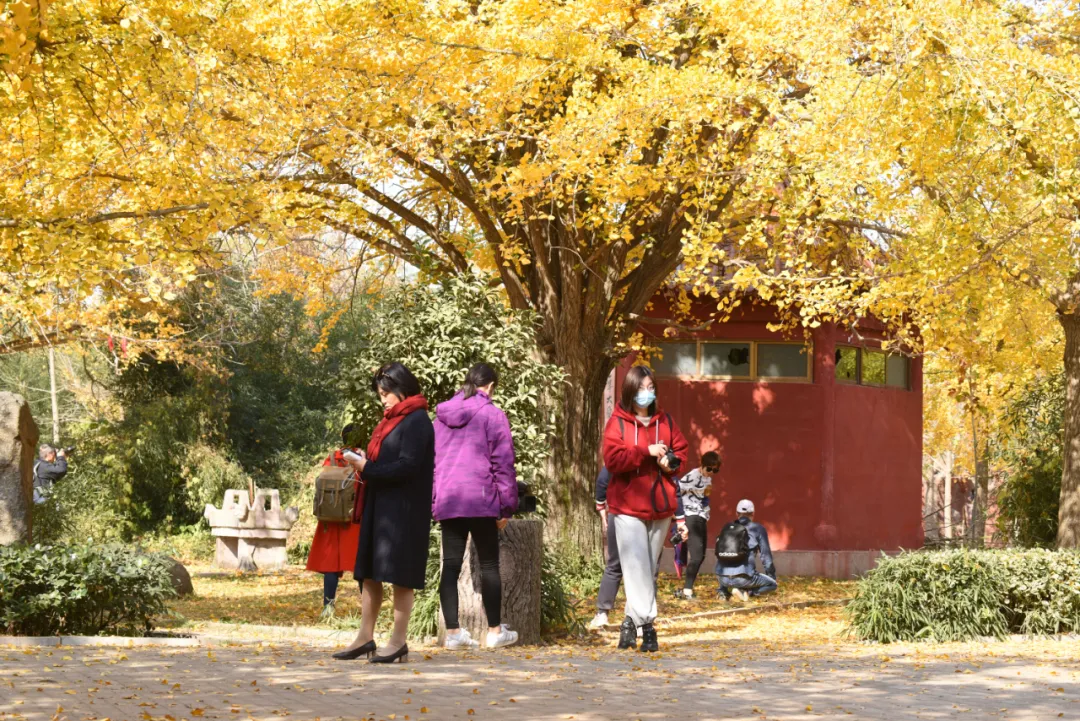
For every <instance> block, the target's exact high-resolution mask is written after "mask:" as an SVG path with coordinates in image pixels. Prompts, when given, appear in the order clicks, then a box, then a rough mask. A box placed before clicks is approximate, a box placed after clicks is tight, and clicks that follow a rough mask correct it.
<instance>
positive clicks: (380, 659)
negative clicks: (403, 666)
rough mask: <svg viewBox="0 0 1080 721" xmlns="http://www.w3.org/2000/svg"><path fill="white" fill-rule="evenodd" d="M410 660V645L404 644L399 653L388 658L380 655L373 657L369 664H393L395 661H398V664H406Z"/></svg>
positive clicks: (395, 652) (396, 652)
mask: <svg viewBox="0 0 1080 721" xmlns="http://www.w3.org/2000/svg"><path fill="white" fill-rule="evenodd" d="M408 660H409V644H407V643H404V644H402V645H401V648H399V649H398V650H397V651H394V652H393V653H392V654H390V655H388V656H380V655H378V654H374V655H372V657H371V658H370V659H368V663H393V662H394V661H397V662H398V663H405V662H406V661H408Z"/></svg>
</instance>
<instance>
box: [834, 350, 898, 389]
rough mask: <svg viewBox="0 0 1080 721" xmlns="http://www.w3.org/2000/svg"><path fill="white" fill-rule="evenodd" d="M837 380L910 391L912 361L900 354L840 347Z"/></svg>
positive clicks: (837, 354)
mask: <svg viewBox="0 0 1080 721" xmlns="http://www.w3.org/2000/svg"><path fill="white" fill-rule="evenodd" d="M836 380H838V381H841V382H845V383H858V384H859V385H864V386H888V387H890V388H903V389H905V390H907V389H908V388H910V385H911V359H910V358H908V357H907V356H905V355H901V354H899V353H886V352H885V351H880V350H871V349H868V348H855V347H852V346H837V348H836Z"/></svg>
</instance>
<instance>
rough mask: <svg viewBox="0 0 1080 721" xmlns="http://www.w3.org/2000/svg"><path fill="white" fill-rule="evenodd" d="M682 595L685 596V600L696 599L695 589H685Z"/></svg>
mask: <svg viewBox="0 0 1080 721" xmlns="http://www.w3.org/2000/svg"><path fill="white" fill-rule="evenodd" d="M682 595H683V598H693V597H694V589H692V588H684V589H683V590H682Z"/></svg>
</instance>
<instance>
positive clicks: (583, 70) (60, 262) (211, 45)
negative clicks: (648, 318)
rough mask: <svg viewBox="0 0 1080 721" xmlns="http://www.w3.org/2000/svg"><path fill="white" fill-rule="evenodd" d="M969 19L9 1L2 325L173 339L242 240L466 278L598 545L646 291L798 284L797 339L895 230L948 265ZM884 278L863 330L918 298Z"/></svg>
mask: <svg viewBox="0 0 1080 721" xmlns="http://www.w3.org/2000/svg"><path fill="white" fill-rule="evenodd" d="M969 5H970V4H969V3H961V2H959V1H956V2H945V3H932V2H929V1H927V0H922V1H919V0H916V1H915V2H899V1H898V0H897V1H896V2H892V1H889V0H886V1H883V2H878V3H865V4H852V3H850V2H841V1H840V0H820V1H816V2H806V1H802V0H765V1H763V2H760V3H745V2H742V3H740V2H734V1H733V0H698V1H691V0H655V1H651V2H650V1H644V0H614V1H612V0H604V1H602V2H601V1H600V0H571V1H565V0H559V1H556V0H529V1H528V2H525V1H523V0H500V1H497V2H496V1H483V0H472V1H463V0H423V1H422V0H389V1H387V2H377V3H376V2H362V1H357V0H324V1H323V2H319V3H310V2H300V1H298V0H291V1H280V0H279V1H277V2H271V1H270V0H248V1H247V2H237V3H224V4H221V3H210V2H200V1H198V0H182V1H181V2H170V3H166V2H162V1H160V0H147V1H145V2H140V3H123V2H110V1H109V0H105V1H104V2H101V3H94V4H93V5H87V4H85V3H79V2H75V0H56V1H55V2H52V3H50V4H48V5H47V6H46V5H44V4H39V3H36V2H28V1H27V0H21V1H20V2H17V3H13V2H10V1H9V2H7V3H6V5H5V8H7V10H6V12H5V15H4V22H5V23H6V24H7V25H6V26H5V28H9V27H13V28H15V30H14V31H12V32H8V31H7V29H5V34H4V36H3V37H4V45H3V53H4V58H5V62H6V63H7V65H5V69H4V72H5V75H6V77H5V83H6V84H5V85H4V87H3V90H2V93H3V94H2V96H0V103H2V104H3V105H2V107H0V122H2V123H4V125H3V128H4V130H3V133H4V138H3V140H4V141H7V142H4V143H3V145H2V147H0V167H2V168H3V171H2V178H0V182H2V183H3V186H2V188H0V192H2V194H3V200H0V203H2V204H0V226H3V227H0V233H2V236H0V239H2V242H3V243H4V248H5V253H4V263H5V265H4V267H3V268H2V269H0V273H2V276H3V284H4V288H3V295H2V299H0V300H2V311H3V313H4V314H5V318H17V319H18V321H19V322H20V323H21V324H22V327H25V328H26V329H28V330H32V331H33V332H34V333H35V334H36V335H35V337H37V338H40V337H42V334H43V333H48V332H49V331H50V329H60V330H62V331H66V332H69V333H70V332H73V331H74V329H75V328H76V327H82V328H107V327H110V326H112V325H116V324H121V323H122V324H125V327H128V328H132V329H135V330H139V331H140V332H141V333H142V336H143V337H151V338H152V336H154V335H155V334H156V335H158V336H163V337H167V338H169V339H170V340H176V339H177V338H178V337H179V336H178V333H177V331H176V330H175V329H171V328H169V327H168V318H169V296H168V294H169V293H175V292H177V290H181V289H182V286H183V285H184V284H185V283H190V282H195V281H198V280H199V279H200V277H205V275H206V274H207V273H209V272H212V270H213V269H214V268H215V267H216V265H217V264H220V263H222V262H225V259H226V258H227V256H228V255H229V254H230V253H233V252H236V250H237V248H240V247H249V248H254V249H256V250H257V251H258V252H261V253H264V254H265V253H270V254H271V257H280V258H282V259H285V260H288V259H294V260H295V261H296V264H295V265H294V266H293V267H294V271H293V272H291V273H286V272H278V273H276V274H275V276H274V278H273V279H274V280H276V281H277V282H278V284H279V286H280V287H282V288H286V289H289V290H292V291H294V292H305V291H308V290H310V289H312V288H316V289H320V288H324V287H325V284H326V282H327V280H326V279H327V277H328V276H333V275H334V274H337V273H341V272H343V271H345V270H348V269H350V268H355V267H356V266H358V265H362V264H364V263H367V262H370V261H371V260H372V259H373V258H377V259H382V260H384V261H385V260H386V259H392V260H394V261H396V262H399V263H406V264H408V265H409V266H412V267H414V268H416V269H418V270H419V272H420V273H421V274H422V277H440V276H447V275H455V274H466V273H472V272H474V271H475V270H477V269H482V270H492V271H494V272H495V273H496V274H497V275H498V278H499V282H500V284H501V286H502V287H503V289H504V291H505V295H506V298H507V301H508V302H509V303H510V304H511V305H513V306H514V307H517V308H529V309H531V310H533V311H535V312H536V313H537V315H538V317H539V319H540V328H539V330H538V337H537V340H538V344H539V347H540V348H541V350H542V352H543V353H544V355H545V356H546V359H547V360H549V361H552V362H555V363H557V364H558V365H560V366H561V367H562V368H563V369H564V370H565V372H566V377H567V383H566V384H565V387H564V388H560V389H553V391H558V392H553V397H554V396H558V397H559V400H558V402H559V403H560V406H561V413H560V418H561V420H560V431H559V435H558V438H557V442H556V444H555V448H554V454H553V462H552V468H553V471H554V474H555V476H556V481H557V484H556V487H557V488H558V489H559V494H558V496H557V498H556V501H557V502H556V503H555V504H553V508H552V511H553V517H552V521H553V523H552V528H554V529H557V530H558V531H559V533H560V535H563V536H566V537H568V538H570V539H571V540H574V541H576V542H578V543H579V544H581V545H583V546H586V547H588V546H595V543H596V538H595V534H594V533H592V532H590V524H589V523H587V520H588V516H587V514H588V508H589V506H590V504H589V502H588V499H589V497H590V492H589V491H590V488H589V486H590V480H591V479H592V478H593V477H594V475H595V472H596V467H595V466H596V461H597V456H598V454H597V450H598V449H597V442H598V436H599V433H598V428H599V423H600V417H599V414H600V405H601V403H600V400H601V395H602V392H603V387H604V384H605V381H606V379H607V377H608V375H609V372H610V371H611V369H612V368H613V367H614V364H615V362H616V361H617V359H618V358H619V357H621V356H622V355H623V354H624V353H625V351H626V348H627V345H626V344H627V342H628V341H629V340H630V338H631V336H632V333H633V331H634V327H635V325H636V322H637V320H638V319H639V318H640V316H641V314H642V313H643V312H644V311H645V310H646V308H647V306H648V304H649V302H650V300H651V299H652V298H653V297H654V295H655V294H656V292H657V291H658V290H659V289H661V288H662V287H664V286H665V284H667V283H669V282H671V281H672V280H680V281H685V282H686V283H688V284H689V285H690V286H691V287H692V288H693V289H695V290H697V291H699V292H702V293H707V294H712V295H714V296H716V297H717V303H718V312H721V313H722V312H723V310H724V309H725V308H727V307H730V306H729V305H728V304H727V303H726V301H725V300H724V297H725V296H724V293H725V292H726V288H719V287H717V282H716V278H717V277H718V273H719V272H721V268H723V266H724V265H725V264H727V271H728V272H729V273H733V274H734V276H735V278H734V280H735V283H736V286H737V287H741V288H744V289H752V290H754V291H755V292H758V293H762V294H764V293H769V294H775V293H777V292H779V291H775V290H771V289H772V288H773V287H774V286H778V285H779V283H780V281H782V282H783V283H786V284H787V285H792V284H794V285H795V286H796V287H800V288H804V289H806V292H805V293H803V295H804V296H805V297H804V298H803V299H802V301H801V303H802V305H801V306H800V308H801V309H802V311H805V312H806V313H809V314H810V315H805V314H804V315H799V316H798V317H799V318H800V319H801V320H802V321H805V322H806V323H814V322H819V321H818V320H817V315H814V314H815V313H816V314H818V315H820V312H819V311H821V312H824V311H826V310H828V308H829V307H831V306H832V305H836V304H838V303H839V300H837V299H839V298H841V297H846V298H850V297H851V295H852V290H853V289H855V290H857V291H858V293H862V294H865V292H866V291H867V289H869V290H870V291H871V292H872V291H873V290H874V287H875V283H877V281H878V280H881V279H878V278H876V277H873V276H874V273H876V272H877V271H872V272H871V271H868V270H867V268H879V267H881V263H882V262H883V261H884V260H886V259H890V253H892V254H895V253H894V252H893V251H895V249H896V248H898V247H900V246H901V245H902V244H904V243H907V242H908V239H909V238H912V237H916V236H917V237H919V238H942V237H946V238H948V239H949V240H948V242H949V243H951V244H952V247H953V248H957V247H959V248H960V249H961V252H960V253H959V254H958V255H960V256H961V257H964V255H965V254H970V253H971V252H972V251H970V250H969V248H970V246H971V241H972V239H973V238H974V237H975V235H973V234H974V233H975V230H974V226H971V227H969V226H964V225H963V224H961V223H959V222H954V221H955V214H953V215H949V214H948V213H946V212H945V211H944V210H935V211H934V214H932V215H927V211H925V209H924V208H925V206H927V203H926V202H925V199H926V196H928V195H929V194H930V193H932V192H933V191H931V190H927V188H931V187H932V185H931V182H933V183H938V184H940V187H943V188H944V187H949V186H950V178H949V177H937V173H936V171H938V170H941V171H945V172H944V173H943V175H944V176H947V175H948V172H947V171H949V170H950V169H951V170H953V171H955V173H956V174H957V175H959V173H960V171H959V170H958V167H960V166H962V163H960V162H959V161H960V160H961V159H962V158H961V157H960V155H959V154H963V153H966V152H968V151H967V149H965V148H963V147H959V148H958V149H955V152H956V154H955V157H954V161H956V162H955V166H956V167H951V166H950V165H949V164H948V162H947V161H945V160H942V161H940V162H939V161H936V160H934V159H933V155H934V152H935V149H940V150H941V151H943V152H947V151H949V150H950V149H952V147H951V146H950V145H949V143H950V142H954V140H953V138H954V136H955V133H950V132H946V131H945V128H947V127H949V126H948V125H947V124H945V125H943V121H944V120H949V121H951V122H952V123H954V125H955V126H956V128H959V129H962V130H966V129H967V126H965V125H963V123H962V122H961V121H960V117H961V116H962V110H963V109H962V108H958V106H957V105H956V104H955V102H954V101H955V98H954V96H952V95H950V94H949V93H947V92H945V90H944V88H945V87H946V86H948V85H949V84H950V82H951V83H952V84H956V82H957V81H955V80H954V81H943V80H941V78H943V77H946V76H944V75H942V73H944V72H945V71H946V68H945V67H944V66H945V65H948V64H949V63H954V60H953V59H952V56H951V55H948V54H947V53H946V55H947V58H946V59H944V60H941V61H938V60H937V58H938V56H939V55H942V53H941V51H940V50H938V49H937V48H938V46H937V45H936V44H935V43H938V44H940V43H941V42H942V41H941V40H940V39H938V38H937V37H936V36H937V35H939V34H940V35H942V36H943V37H950V34H952V35H955V34H956V33H959V32H961V31H963V32H966V33H968V35H966V36H965V37H966V38H968V39H969V40H970V41H971V42H973V43H976V44H977V46H978V47H979V48H981V50H980V52H982V51H985V52H987V53H989V52H991V48H992V42H993V40H992V39H993V38H996V37H999V36H1001V34H1002V33H1008V32H1010V30H1009V28H1010V27H1011V26H1010V25H1009V23H1008V22H1006V21H1005V20H1003V19H1002V11H998V10H996V9H995V8H994V6H991V5H990V4H986V5H985V7H984V6H983V5H981V4H976V5H977V7H978V11H977V12H973V11H971V8H970V7H968V6H969ZM1062 17H1064V16H1062ZM982 24H986V25H987V26H988V28H987V29H986V32H985V33H982V34H980V33H979V32H977V31H978V30H979V28H981V26H982ZM954 25H955V26H956V27H954ZM1012 32H1017V33H1018V32H1020V31H1012ZM24 35H25V39H23V36H24ZM1062 42H1064V41H1062ZM1013 47H1014V48H1015V49H1016V52H1017V53H1021V52H1023V48H1022V47H1021V44H1020V43H1018V42H1014V43H1013ZM1040 52H1041V51H1040ZM1044 54H1045V55H1046V56H1047V57H1048V58H1049V57H1050V55H1051V54H1050V53H1048V52H1047V53H1044ZM995 62H997V63H998V65H999V66H1001V67H1005V66H1006V65H1007V62H1008V61H1007V60H1006V59H1004V58H996V59H995ZM1046 62H1047V63H1050V62H1058V63H1067V62H1070V61H1069V59H1068V58H1067V57H1064V56H1061V57H1058V58H1056V59H1048V60H1046ZM954 64H956V63H954ZM938 66H941V67H938ZM909 77H911V78H914V80H911V81H909ZM901 81H902V82H901ZM995 92H996V90H995ZM995 97H996V96H995ZM1054 117H1055V118H1057V117H1059V116H1058V115H1055V116H1054ZM947 138H948V140H946V139H947ZM924 140H925V142H924ZM1062 142H1064V141H1062ZM954 144H955V145H957V146H959V145H961V143H959V141H955V143H954ZM1055 147H1056V146H1055ZM1041 152H1044V153H1046V152H1049V151H1041ZM946 157H947V156H946ZM931 171H935V172H931ZM1035 175H1036V174H1035V173H1032V172H1029V173H1028V175H1027V176H1025V177H1026V179H1027V182H1029V183H1035V182H1036V181H1035V180H1034V177H1035ZM924 176H925V177H926V178H929V180H925V179H924ZM912 178H918V179H920V180H919V182H918V183H916V182H914V181H913V180H912ZM943 192H944V191H943ZM920 194H921V195H920ZM946 217H948V218H951V219H952V220H950V221H949V222H946ZM1018 217H1020V216H1019V215H1018ZM980 222H982V221H981V220H980ZM1020 225H1022V224H1014V225H1013V227H1014V229H1017V228H1019V227H1020ZM945 231H948V235H945V236H942V235H941V233H943V232H945ZM1003 232H1007V231H1003ZM1017 232H1019V231H1017ZM987 237H990V238H991V239H990V240H989V241H988V242H989V243H990V245H991V247H992V246H993V244H994V243H996V242H998V240H996V239H998V238H1000V237H1004V236H1001V235H992V236H987ZM297 238H303V239H305V242H307V243H309V244H312V243H313V244H315V245H321V246H323V247H324V248H325V249H326V256H327V257H326V258H324V257H322V256H311V255H305V254H297V253H291V252H290V250H289V249H290V247H292V244H294V243H295V240H296V239H297ZM245 244H246V245H245ZM926 247H927V248H930V245H926ZM278 249H282V250H281V252H280V253H278V254H277V256H274V255H273V254H274V253H277V252H278ZM927 252H929V250H928V251H927ZM983 252H985V251H983ZM915 257H916V256H915V254H912V255H911V258H915ZM910 262H911V263H914V262H915V261H914V260H911V261H910ZM956 263H960V264H961V265H962V263H963V261H960V260H956V261H954V265H953V266H950V267H956ZM288 267H289V265H288V263H284V262H283V265H282V266H281V268H282V269H283V270H284V269H287V268H288ZM933 267H935V268H936V267H937V266H933ZM1008 270H1009V271H1010V272H1013V273H1016V274H1018V276H1025V277H1026V278H1027V279H1028V280H1029V281H1030V280H1031V279H1033V278H1035V277H1039V278H1044V277H1048V276H1046V275H1045V273H1044V274H1041V275H1039V276H1036V275H1034V274H1033V273H1032V271H1031V270H1028V269H1027V268H1026V267H1025V268H1024V269H1018V268H1017V267H1016V266H1015V265H1012V266H1010V267H1009V268H1008ZM896 272H897V273H900V274H901V275H903V273H902V271H900V270H898V271H896ZM935 272H937V271H935ZM940 272H941V273H942V274H943V275H941V276H937V277H938V279H939V280H941V279H942V278H943V277H944V276H947V275H948V271H946V270H942V271H940ZM898 277H899V276H898ZM774 281H775V282H774ZM1046 282H1050V281H1046ZM893 285H894V287H895V288H896V289H897V291H898V292H895V293H892V294H885V293H884V292H882V293H881V294H879V295H876V296H873V298H874V299H875V302H874V304H873V305H874V308H875V309H876V310H878V311H879V312H880V313H881V314H882V315H883V317H888V316H889V315H890V313H892V314H893V315H896V316H897V317H902V315H903V313H902V312H901V310H900V309H901V308H903V307H905V306H908V305H910V304H911V302H912V300H913V297H915V296H917V294H918V291H919V288H920V286H919V285H918V281H916V282H913V283H907V284H906V285H903V286H900V283H899V281H897V283H895V284H893ZM900 290H902V291H904V292H902V293H901V292H899V291H900ZM859 302H861V301H859ZM867 308H869V306H866V307H863V308H857V310H866V309H867ZM802 311H800V312H802ZM147 322H149V325H150V326H156V327H154V328H153V329H151V328H148V327H145V326H140V325H139V324H140V323H147ZM54 332H55V331H54Z"/></svg>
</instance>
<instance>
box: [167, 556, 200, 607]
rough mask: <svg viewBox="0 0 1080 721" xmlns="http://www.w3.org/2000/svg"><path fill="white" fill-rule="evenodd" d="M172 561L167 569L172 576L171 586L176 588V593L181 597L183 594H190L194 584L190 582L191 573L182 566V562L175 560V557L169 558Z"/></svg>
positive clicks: (193, 589) (193, 591)
mask: <svg viewBox="0 0 1080 721" xmlns="http://www.w3.org/2000/svg"><path fill="white" fill-rule="evenodd" d="M169 560H170V561H172V567H171V568H170V569H169V575H170V576H171V577H172V585H173V588H174V589H176V595H177V596H180V597H181V598H183V597H184V596H190V595H191V594H193V593H195V586H193V585H192V584H191V574H190V573H188V570H187V569H186V568H185V567H184V564H182V563H180V562H179V561H177V560H176V559H175V558H170V559H169Z"/></svg>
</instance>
